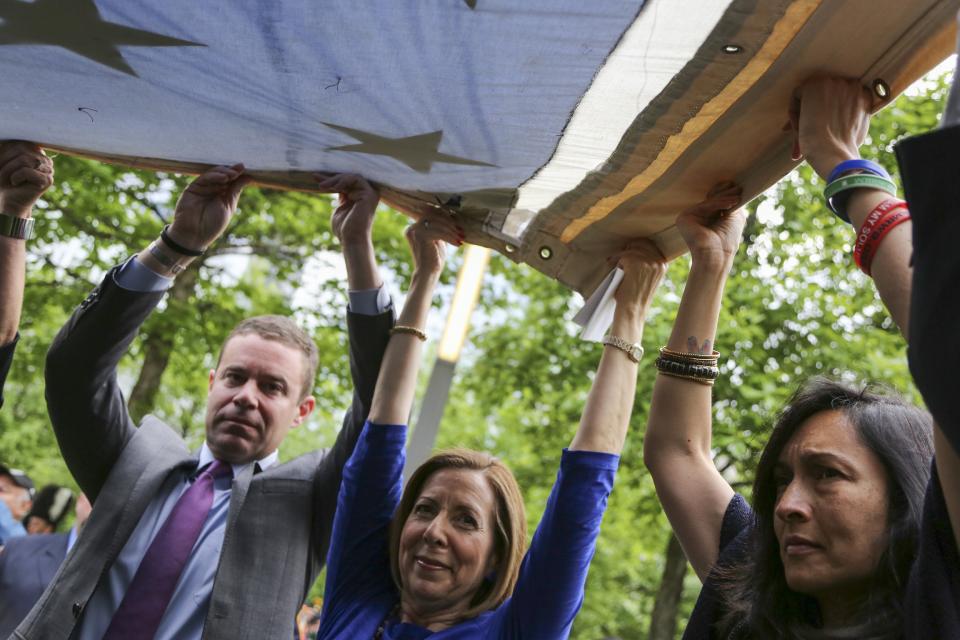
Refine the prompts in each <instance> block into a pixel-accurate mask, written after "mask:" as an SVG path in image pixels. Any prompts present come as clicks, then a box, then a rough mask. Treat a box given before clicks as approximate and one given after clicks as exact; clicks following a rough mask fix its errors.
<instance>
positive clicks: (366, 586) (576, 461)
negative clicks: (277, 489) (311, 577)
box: [317, 422, 620, 640]
mask: <svg viewBox="0 0 960 640" xmlns="http://www.w3.org/2000/svg"><path fill="white" fill-rule="evenodd" d="M405 442H406V427H405V426H404V425H375V424H372V423H370V422H367V424H366V425H365V427H364V430H363V433H362V434H361V435H360V440H359V441H358V442H357V446H356V449H354V452H353V456H352V457H351V458H350V460H349V461H348V462H347V466H346V468H345V469H344V472H343V481H342V483H341V485H340V495H339V498H338V502H337V514H336V517H335V518H334V521H333V537H332V540H331V543H330V552H329V554H328V556H327V582H326V590H325V592H324V603H323V614H322V617H321V621H320V631H319V633H318V634H317V639H318V640H334V639H337V640H348V639H349V640H355V639H356V638H373V637H374V634H375V633H376V630H377V627H378V626H379V625H380V624H381V622H383V621H384V620H385V619H386V618H387V617H388V616H389V615H390V612H391V611H392V610H393V609H394V607H395V606H396V605H397V604H398V603H399V601H400V594H399V592H398V591H397V588H396V586H395V585H394V583H393V578H392V577H391V574H390V555H389V550H388V532H389V526H390V521H391V519H392V518H393V514H394V511H396V508H397V505H399V503H400V497H401V492H402V478H401V472H402V470H403V463H404V444H405ZM619 461H620V458H619V456H616V455H612V454H607V453H599V452H592V451H567V450H564V452H563V454H562V456H561V460H560V471H559V472H558V474H557V480H556V483H555V484H554V486H553V491H552V493H551V494H550V498H549V499H548V500H547V506H546V509H545V510H544V513H543V518H542V519H541V520H540V526H538V527H537V531H536V533H535V534H534V536H533V540H532V542H531V543H530V548H529V549H528V551H527V554H526V556H525V557H524V559H523V564H522V565H521V568H520V575H519V578H518V580H517V586H516V588H515V589H514V592H513V595H512V596H511V597H510V598H509V599H507V600H506V601H505V602H504V603H503V604H502V605H500V606H499V607H497V608H496V609H494V610H492V611H487V612H485V613H482V614H480V615H479V616H477V617H476V618H473V619H471V620H466V621H464V622H461V623H459V624H457V625H454V626H453V627H450V628H448V629H444V630H443V631H437V632H431V631H429V630H427V629H425V628H423V627H419V626H417V625H413V624H404V623H399V622H395V623H389V622H388V624H387V627H386V629H385V630H384V633H383V636H382V637H383V640H421V639H422V638H427V637H429V638H431V640H466V639H468V638H469V639H471V640H473V639H491V640H492V639H494V638H496V639H498V640H519V639H523V640H563V639H564V638H567V637H568V636H569V634H570V628H571V626H572V625H573V619H574V617H575V616H576V614H577V612H578V611H579V609H580V606H581V604H582V603H583V594H584V583H585V582H586V579H587V570H588V568H589V566H590V561H591V559H592V558H593V553H594V549H595V547H596V540H597V536H598V535H599V533H600V522H601V520H602V518H603V512H604V510H605V509H606V505H607V498H608V496H609V495H610V491H611V489H612V488H613V480H614V476H615V475H616V470H617V465H618V464H619Z"/></svg>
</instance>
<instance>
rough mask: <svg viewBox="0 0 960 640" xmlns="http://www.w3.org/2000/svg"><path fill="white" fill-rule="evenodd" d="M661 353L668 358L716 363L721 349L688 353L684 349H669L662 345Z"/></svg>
mask: <svg viewBox="0 0 960 640" xmlns="http://www.w3.org/2000/svg"><path fill="white" fill-rule="evenodd" d="M660 355H662V356H666V357H667V358H670V359H673V360H685V361H687V362H692V363H694V364H710V365H716V364H717V361H718V360H719V359H720V352H719V351H714V352H713V353H711V354H701V353H687V352H684V351H674V350H673V349H667V348H666V347H660Z"/></svg>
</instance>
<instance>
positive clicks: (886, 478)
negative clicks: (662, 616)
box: [644, 78, 960, 640]
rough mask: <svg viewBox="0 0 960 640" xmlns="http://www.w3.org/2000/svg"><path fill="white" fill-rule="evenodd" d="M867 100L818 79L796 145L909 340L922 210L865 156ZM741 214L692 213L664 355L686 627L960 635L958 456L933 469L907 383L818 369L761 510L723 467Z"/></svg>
mask: <svg viewBox="0 0 960 640" xmlns="http://www.w3.org/2000/svg"><path fill="white" fill-rule="evenodd" d="M869 108H870V98H869V95H868V94H867V93H866V92H865V90H864V89H863V88H862V87H861V86H860V85H859V83H857V82H854V81H846V80H840V79H830V78H822V79H817V80H814V81H811V82H809V83H807V84H805V85H804V86H803V87H802V88H801V91H800V92H799V93H798V100H797V104H796V105H794V109H793V110H792V113H791V120H792V122H793V125H794V129H795V131H796V132H797V144H796V146H795V153H796V154H797V155H798V157H799V152H800V151H802V152H803V154H804V155H805V156H806V159H807V160H808V161H809V162H810V164H811V165H812V166H813V168H814V170H816V171H817V173H818V174H820V175H821V176H822V177H824V178H829V179H828V182H829V183H830V187H828V193H830V194H831V200H830V206H831V208H832V209H833V210H834V211H835V212H836V213H837V214H838V215H840V216H841V217H842V218H843V217H844V216H847V217H846V218H845V219H847V220H848V221H849V222H851V224H853V225H854V228H855V229H858V230H859V232H858V234H857V235H858V241H857V248H856V252H855V260H856V262H857V264H858V266H860V267H861V268H862V269H863V270H864V271H865V272H866V273H868V274H869V275H871V276H872V277H873V279H874V282H875V283H876V285H877V288H878V291H879V293H880V296H881V298H882V299H883V300H884V303H885V304H886V305H887V307H888V309H889V310H890V313H891V316H892V317H893V319H894V321H895V322H897V324H898V325H899V326H900V328H901V331H902V332H903V333H904V334H905V335H906V334H907V324H908V321H909V304H910V277H911V273H910V266H909V264H910V256H911V243H910V232H911V229H910V222H909V213H908V212H907V210H906V208H905V205H904V204H903V203H902V201H899V200H895V199H893V198H891V193H890V192H891V191H893V190H894V189H893V185H892V182H891V181H890V180H889V176H888V175H887V174H886V172H885V171H884V170H883V169H882V168H881V167H879V165H876V164H874V163H867V162H864V161H862V160H859V156H858V146H859V144H860V142H862V140H863V138H864V136H865V134H866V131H867V125H868V120H869ZM851 176H852V179H850V177H851ZM743 223H744V219H743V215H742V213H741V212H739V211H730V210H729V209H728V207H726V206H724V203H723V202H718V201H713V202H711V201H708V202H707V203H705V204H704V205H703V206H700V207H696V208H694V209H691V210H689V211H687V212H685V213H684V214H682V215H681V216H680V218H679V219H678V220H677V227H678V229H679V230H680V232H681V234H682V235H683V237H684V240H685V241H686V243H687V245H688V247H689V248H690V251H691V255H692V264H691V270H690V277H689V279H688V281H687V284H686V288H685V290H684V294H683V299H682V301H681V304H680V309H679V311H678V314H677V319H676V321H675V325H674V329H673V332H672V334H671V337H670V340H669V342H668V344H667V346H666V347H665V348H664V349H663V350H662V351H661V357H660V359H659V360H658V362H657V368H658V369H659V372H660V374H661V375H659V376H658V378H657V381H656V384H655V386H654V392H653V399H652V403H651V408H650V418H649V424H648V427H647V433H646V438H645V442H644V458H645V462H646V464H647V466H648V468H649V469H650V472H651V474H652V476H653V479H654V482H655V484H656V488H657V494H658V496H659V497H660V500H661V502H662V503H663V507H664V511H665V512H666V514H667V516H668V518H669V519H670V522H671V525H672V526H673V529H674V531H675V532H676V535H677V537H678V539H679V540H680V542H681V544H682V546H683V548H684V551H685V552H686V554H687V557H688V559H689V560H690V563H691V564H692V565H693V568H694V569H695V571H696V572H697V575H698V576H699V577H700V579H701V580H703V581H704V586H703V590H702V591H701V594H700V597H699V599H698V601H697V605H696V607H695V609H694V611H693V613H692V615H691V617H690V621H689V624H688V627H687V630H686V633H685V635H684V638H698V639H699V638H738V639H739V638H753V639H761V638H762V639H764V640H765V639H768V638H771V639H775V638H790V639H793V638H796V639H807V638H817V639H831V638H837V639H839V638H857V639H877V640H879V639H887V638H891V639H892V638H903V637H907V638H914V637H916V638H955V637H960V624H958V623H960V620H958V610H960V599H958V596H960V556H958V552H957V545H956V538H955V536H954V534H953V530H952V529H951V526H950V524H949V515H948V509H956V505H957V504H958V501H957V496H958V495H960V486H958V483H957V482H956V481H955V480H953V481H951V480H949V478H955V474H956V473H957V469H956V467H955V460H956V457H955V455H954V452H953V451H952V450H951V449H950V447H949V445H948V444H945V442H944V441H943V440H942V439H937V440H936V452H937V455H936V458H937V460H938V465H939V466H934V467H933V473H931V467H932V465H931V463H932V460H933V457H934V456H933V453H934V441H935V439H934V432H935V426H934V425H933V423H932V420H931V418H930V416H929V415H928V414H927V413H926V412H924V411H921V410H920V409H917V408H916V407H913V406H911V405H910V404H909V403H907V402H905V401H904V400H903V399H901V398H900V397H899V396H897V395H895V394H893V393H889V392H880V391H878V390H876V389H873V388H871V387H869V386H866V387H857V386H852V385H849V384H844V383H840V382H834V381H830V380H826V379H823V378H814V379H812V380H809V381H808V382H807V383H806V384H804V385H802V386H801V388H800V389H799V390H798V391H797V392H796V394H795V395H794V397H793V398H792V399H791V401H790V402H789V404H788V405H787V407H786V408H785V409H784V410H783V411H782V413H781V415H780V416H779V419H778V420H777V422H776V425H775V426H774V428H773V431H772V433H771V436H770V440H769V441H768V443H767V445H766V447H765V448H764V450H763V453H762V454H761V458H760V461H759V464H758V466H757V470H756V477H755V480H754V487H753V505H752V509H751V507H750V506H748V505H747V502H746V501H745V500H744V498H743V497H742V496H739V495H736V494H735V493H734V491H733V489H732V488H731V487H730V485H729V483H728V482H727V481H726V480H725V479H724V477H723V476H722V475H721V474H720V472H719V471H718V470H717V468H716V467H715V466H714V464H713V460H712V452H711V443H710V432H711V422H712V417H711V385H712V382H713V380H714V379H715V378H716V376H717V375H718V374H719V368H718V366H717V363H718V357H719V354H718V353H717V352H716V351H714V339H713V338H714V335H715V334H716V329H717V322H718V317H719V310H720V304H721V299H722V294H723V287H724V283H725V281H726V275H727V273H728V271H729V270H730V267H731V265H732V261H733V256H734V254H735V253H736V250H737V247H738V245H739V242H740V235H741V233H742V230H743ZM957 428H960V425H954V426H953V429H954V430H956V429H957ZM937 433H938V434H939V431H938V432H937ZM945 469H946V471H945ZM938 471H939V473H938ZM941 477H945V478H948V481H947V482H946V483H941V480H940V478H941Z"/></svg>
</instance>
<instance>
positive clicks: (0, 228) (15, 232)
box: [0, 213, 36, 240]
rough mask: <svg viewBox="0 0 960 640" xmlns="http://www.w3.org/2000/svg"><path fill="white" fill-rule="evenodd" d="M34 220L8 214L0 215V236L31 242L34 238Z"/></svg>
mask: <svg viewBox="0 0 960 640" xmlns="http://www.w3.org/2000/svg"><path fill="white" fill-rule="evenodd" d="M35 223H36V220H34V219H33V218H19V217H17V216H11V215H9V214H6V213H0V236H6V237H7V238H14V239H15V240H29V239H30V238H31V236H33V225H34V224H35Z"/></svg>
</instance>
